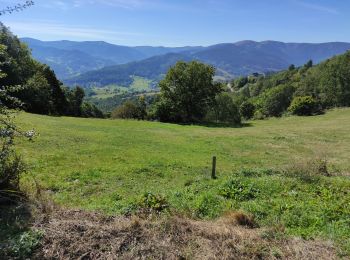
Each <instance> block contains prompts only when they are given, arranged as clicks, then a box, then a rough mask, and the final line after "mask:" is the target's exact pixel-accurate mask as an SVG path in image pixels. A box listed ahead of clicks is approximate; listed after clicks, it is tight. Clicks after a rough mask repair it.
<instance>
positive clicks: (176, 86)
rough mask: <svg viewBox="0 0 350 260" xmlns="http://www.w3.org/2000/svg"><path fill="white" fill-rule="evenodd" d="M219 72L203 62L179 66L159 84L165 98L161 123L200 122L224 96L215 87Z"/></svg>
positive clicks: (183, 63) (159, 106) (163, 98)
mask: <svg viewBox="0 0 350 260" xmlns="http://www.w3.org/2000/svg"><path fill="white" fill-rule="evenodd" d="M214 75H215V69H214V68H213V67H212V66H209V65H205V64H203V63H200V62H196V61H192V62H189V63H186V62H178V63H176V65H175V66H174V67H171V68H170V69H169V71H168V73H167V75H166V77H165V79H164V80H162V81H161V82H160V83H159V87H160V90H161V97H160V101H159V105H158V107H157V109H158V113H157V114H158V115H159V119H160V120H161V121H168V122H181V123H189V122H200V121H202V120H203V118H204V116H205V115H206V113H207V111H208V109H209V108H210V107H211V106H212V105H213V104H214V102H215V97H216V95H217V94H218V93H220V91H221V88H220V85H219V84H214V83H213V77H214Z"/></svg>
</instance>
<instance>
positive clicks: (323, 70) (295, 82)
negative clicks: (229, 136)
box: [112, 52, 350, 124]
mask: <svg viewBox="0 0 350 260" xmlns="http://www.w3.org/2000/svg"><path fill="white" fill-rule="evenodd" d="M214 75H215V69H214V68H213V67H212V66H210V65H206V64H203V63H200V62H197V61H192V62H178V63H177V64H176V65H175V66H173V67H172V68H170V69H169V71H168V73H167V74H166V76H165V78H164V79H163V80H162V81H160V83H159V88H160V93H159V95H156V96H154V98H153V99H150V102H148V103H147V104H146V105H143V106H140V105H139V104H138V103H139V102H140V100H136V101H132V100H128V101H127V102H126V103H125V104H124V105H121V106H119V107H118V108H117V109H116V110H115V111H114V112H113V113H112V117H113V118H134V119H144V118H146V119H149V120H159V121H162V122H174V123H209V122H216V123H230V124H240V123H241V120H242V119H246V120H247V119H252V118H254V119H264V118H267V117H280V116H282V115H289V114H294V115H299V116H310V115H317V114H320V113H323V112H324V111H325V110H327V109H330V108H333V107H348V106H350V52H346V53H345V54H343V55H339V56H336V57H333V58H331V59H328V60H326V61H324V62H322V63H321V64H318V65H314V64H313V62H312V61H311V60H310V61H308V62H307V63H306V64H305V65H303V66H300V67H296V66H294V65H291V66H290V67H289V68H288V69H287V70H285V71H281V72H278V73H272V74H269V75H264V74H258V73H254V74H253V75H251V76H247V77H238V78H236V79H234V80H232V81H231V82H227V83H216V82H213V76H214ZM142 102H144V101H142ZM146 107H147V108H146ZM140 108H142V109H143V111H142V113H141V114H142V115H143V116H142V118H140V117H139V116H138V115H139V114H140V111H139V112H135V111H138V109H140ZM128 110H134V112H132V113H127V112H126V111H128ZM121 111H123V113H122V114H121Z"/></svg>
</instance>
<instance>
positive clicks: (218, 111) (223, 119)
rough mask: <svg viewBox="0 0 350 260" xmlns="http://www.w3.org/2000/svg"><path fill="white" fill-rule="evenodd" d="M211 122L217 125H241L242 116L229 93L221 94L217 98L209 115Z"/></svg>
mask: <svg viewBox="0 0 350 260" xmlns="http://www.w3.org/2000/svg"><path fill="white" fill-rule="evenodd" d="M207 119H208V120H209V121H214V120H215V121H216V122H217V123H231V124H235V125H237V124H240V123H241V115H240V113H239V109H238V107H237V106H236V104H235V103H234V102H233V99H232V97H231V96H230V95H229V94H228V93H220V94H219V95H217V96H216V98H215V104H214V106H213V108H212V110H211V111H209V113H208V115H207Z"/></svg>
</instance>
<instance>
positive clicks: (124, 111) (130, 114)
mask: <svg viewBox="0 0 350 260" xmlns="http://www.w3.org/2000/svg"><path fill="white" fill-rule="evenodd" d="M111 117H112V118H121V119H136V118H137V117H138V110H137V106H136V104H135V103H134V102H132V101H130V100H128V101H126V102H125V103H124V104H123V105H121V106H119V107H117V108H116V109H115V110H114V111H113V112H112V114H111Z"/></svg>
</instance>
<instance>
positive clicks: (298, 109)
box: [288, 96, 321, 116]
mask: <svg viewBox="0 0 350 260" xmlns="http://www.w3.org/2000/svg"><path fill="white" fill-rule="evenodd" d="M288 111H289V112H291V113H292V114H293V115H298V116H311V115H313V114H315V113H320V111H321V109H320V105H319V103H318V102H317V100H315V99H314V98H313V97H311V96H305V97H295V98H294V99H293V101H292V103H291V105H290V106H289V108H288Z"/></svg>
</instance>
